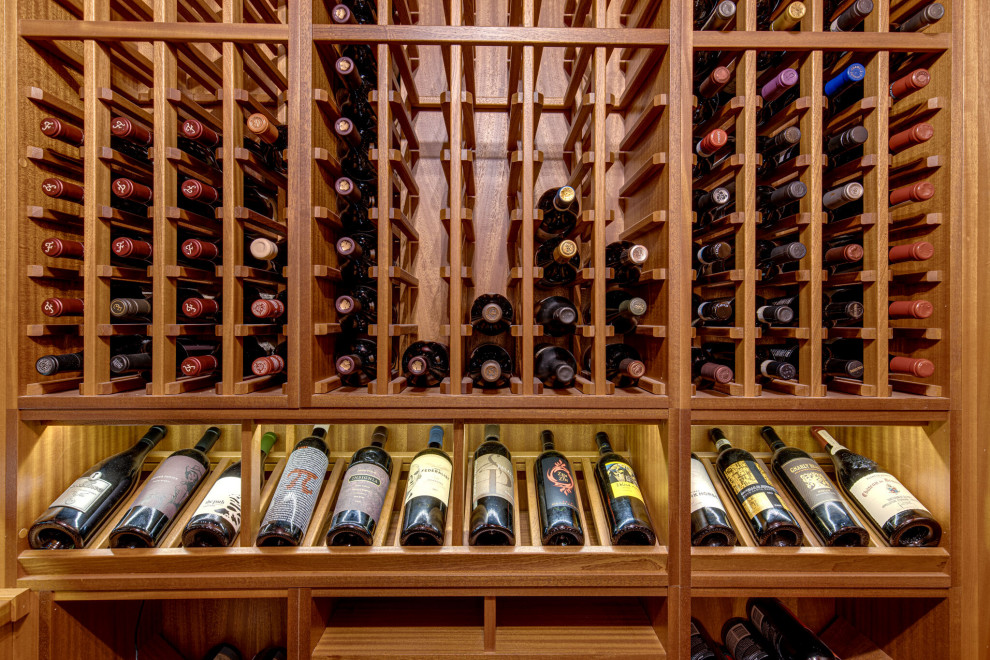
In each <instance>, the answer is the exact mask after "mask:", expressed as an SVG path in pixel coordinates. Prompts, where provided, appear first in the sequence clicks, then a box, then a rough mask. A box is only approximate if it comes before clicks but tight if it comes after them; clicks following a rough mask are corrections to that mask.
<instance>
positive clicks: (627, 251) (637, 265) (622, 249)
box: [588, 241, 650, 286]
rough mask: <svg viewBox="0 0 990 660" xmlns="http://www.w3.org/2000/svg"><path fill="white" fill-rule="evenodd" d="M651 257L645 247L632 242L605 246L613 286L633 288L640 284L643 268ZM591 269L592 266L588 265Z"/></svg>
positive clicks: (606, 260) (606, 265)
mask: <svg viewBox="0 0 990 660" xmlns="http://www.w3.org/2000/svg"><path fill="white" fill-rule="evenodd" d="M649 256H650V251H649V250H648V249H647V248H646V246H645V245H638V244H636V243H632V242H630V241H613V242H612V243H609V244H608V245H606V246H605V267H606V268H611V269H612V271H613V273H612V277H611V278H609V281H610V283H611V284H615V285H618V286H631V285H633V284H637V283H639V277H640V275H641V274H642V270H641V269H642V266H643V264H645V263H646V260H647V259H648V258H649ZM588 267H589V268H590V267H591V264H590V263H589V264H588Z"/></svg>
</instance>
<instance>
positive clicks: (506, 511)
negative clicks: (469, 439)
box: [468, 424, 516, 546]
mask: <svg viewBox="0 0 990 660" xmlns="http://www.w3.org/2000/svg"><path fill="white" fill-rule="evenodd" d="M500 433H501V430H500V428H499V425H498V424H486V425H485V439H484V442H482V443H481V445H480V446H479V447H478V449H476V450H475V452H474V481H473V484H474V485H473V492H472V497H471V518H470V521H469V523H468V529H469V530H470V531H469V535H468V543H469V544H470V545H482V546H488V545H513V544H515V542H516V529H515V478H516V474H515V468H514V467H513V465H512V454H510V453H509V449H508V448H507V447H506V446H505V445H504V444H502V443H501V442H500V440H499V437H500Z"/></svg>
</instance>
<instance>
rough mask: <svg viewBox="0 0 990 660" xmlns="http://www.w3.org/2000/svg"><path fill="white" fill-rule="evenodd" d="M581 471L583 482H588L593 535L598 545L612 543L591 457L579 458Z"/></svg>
mask: <svg viewBox="0 0 990 660" xmlns="http://www.w3.org/2000/svg"><path fill="white" fill-rule="evenodd" d="M581 472H582V474H584V483H586V484H588V504H590V505H591V517H592V520H593V521H594V523H595V536H597V537H598V543H599V544H600V545H612V531H611V529H610V528H609V526H608V521H607V520H606V519H605V509H604V507H603V506H602V494H601V492H599V490H598V482H597V481H596V480H595V469H594V467H593V466H592V463H591V459H589V458H582V459H581ZM592 484H593V485H592Z"/></svg>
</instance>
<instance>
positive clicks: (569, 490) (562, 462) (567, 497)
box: [534, 456, 578, 511]
mask: <svg viewBox="0 0 990 660" xmlns="http://www.w3.org/2000/svg"><path fill="white" fill-rule="evenodd" d="M534 468H535V469H536V470H538V471H540V472H542V473H543V497H544V501H545V502H546V505H547V509H552V508H554V507H557V506H565V507H567V508H569V509H573V510H574V511H577V510H578V506H577V496H576V494H575V492H574V472H573V471H572V470H571V466H570V464H569V463H568V462H567V459H566V458H562V457H560V456H550V457H547V458H544V459H543V460H541V461H537V462H536V465H535V466H534ZM537 483H539V482H537Z"/></svg>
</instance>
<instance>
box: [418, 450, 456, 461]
mask: <svg viewBox="0 0 990 660" xmlns="http://www.w3.org/2000/svg"><path fill="white" fill-rule="evenodd" d="M421 456H441V457H443V458H444V459H445V460H446V461H447V462H448V463H450V464H451V465H453V463H454V461H453V460H451V458H450V456H449V455H448V454H447V452H445V451H444V450H442V449H438V448H437V447H427V448H426V449H421V450H420V451H419V453H417V454H416V455H415V456H414V457H413V460H414V461H415V460H416V459H417V458H419V457H421Z"/></svg>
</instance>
